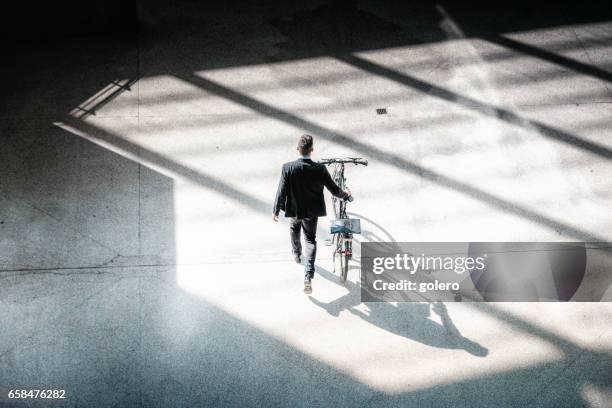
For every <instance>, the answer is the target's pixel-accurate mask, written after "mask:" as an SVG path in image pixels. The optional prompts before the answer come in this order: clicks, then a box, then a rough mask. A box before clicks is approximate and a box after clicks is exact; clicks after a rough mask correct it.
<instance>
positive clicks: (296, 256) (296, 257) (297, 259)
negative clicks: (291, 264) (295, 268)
mask: <svg viewBox="0 0 612 408" xmlns="http://www.w3.org/2000/svg"><path fill="white" fill-rule="evenodd" d="M293 260H294V261H295V263H296V264H301V263H302V256H301V255H300V254H293Z"/></svg>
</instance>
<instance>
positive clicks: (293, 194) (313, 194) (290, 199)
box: [273, 158, 348, 219]
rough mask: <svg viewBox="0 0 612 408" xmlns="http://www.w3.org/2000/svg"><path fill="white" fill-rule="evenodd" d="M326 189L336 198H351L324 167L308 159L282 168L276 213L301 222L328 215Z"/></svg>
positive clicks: (276, 200)
mask: <svg viewBox="0 0 612 408" xmlns="http://www.w3.org/2000/svg"><path fill="white" fill-rule="evenodd" d="M323 186H325V187H327V189H328V190H329V191H330V193H332V194H333V195H334V196H336V197H339V198H344V199H346V198H348V194H346V193H345V192H344V191H342V190H341V189H340V187H338V185H337V184H336V183H334V180H332V178H331V175H330V174H329V171H327V167H325V166H324V165H323V164H319V163H315V162H313V161H312V160H310V159H305V158H299V159H297V160H295V161H292V162H289V163H285V164H283V171H282V173H281V178H280V182H279V183H278V191H277V192H276V199H275V200H274V210H273V213H274V214H275V215H278V213H279V212H280V210H283V211H285V217H295V218H300V219H301V218H312V217H323V216H325V215H327V212H326V210H325V198H324V197H323Z"/></svg>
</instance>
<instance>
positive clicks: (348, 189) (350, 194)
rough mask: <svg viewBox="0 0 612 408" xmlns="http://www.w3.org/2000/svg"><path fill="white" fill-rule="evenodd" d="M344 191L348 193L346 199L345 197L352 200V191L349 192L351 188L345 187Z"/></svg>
mask: <svg viewBox="0 0 612 408" xmlns="http://www.w3.org/2000/svg"><path fill="white" fill-rule="evenodd" d="M344 192H345V193H346V194H348V197H347V198H346V199H347V201H353V200H354V198H353V193H352V192H351V189H350V188H348V187H347V188H346V190H345V191H344Z"/></svg>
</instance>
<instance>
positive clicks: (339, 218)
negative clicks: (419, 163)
mask: <svg viewBox="0 0 612 408" xmlns="http://www.w3.org/2000/svg"><path fill="white" fill-rule="evenodd" d="M319 163H321V164H324V165H326V166H333V172H332V178H333V180H334V182H335V183H336V184H337V185H338V187H340V188H341V189H342V190H345V189H346V177H345V176H344V165H345V164H347V163H352V164H354V165H359V164H361V165H363V166H367V165H368V161H367V160H365V159H362V158H360V157H345V158H332V159H322V160H321V161H319ZM349 201H352V197H349ZM332 203H333V207H334V217H335V219H334V220H333V221H332V223H331V231H330V232H331V233H332V234H333V238H332V241H331V245H332V246H333V247H334V248H333V253H332V257H333V262H334V273H336V270H339V272H340V282H342V283H344V282H346V278H347V275H348V263H349V260H350V259H351V258H352V257H353V234H361V225H360V221H359V219H357V218H349V217H348V216H347V215H346V200H342V199H339V198H336V197H333V198H332Z"/></svg>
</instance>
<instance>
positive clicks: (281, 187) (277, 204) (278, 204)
mask: <svg viewBox="0 0 612 408" xmlns="http://www.w3.org/2000/svg"><path fill="white" fill-rule="evenodd" d="M285 198H287V175H286V171H285V167H284V166H283V170H282V171H281V176H280V180H279V182H278V189H277V190H276V198H275V199H274V208H273V210H272V218H273V219H274V221H277V220H278V213H279V212H280V210H283V211H284V210H285Z"/></svg>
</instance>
